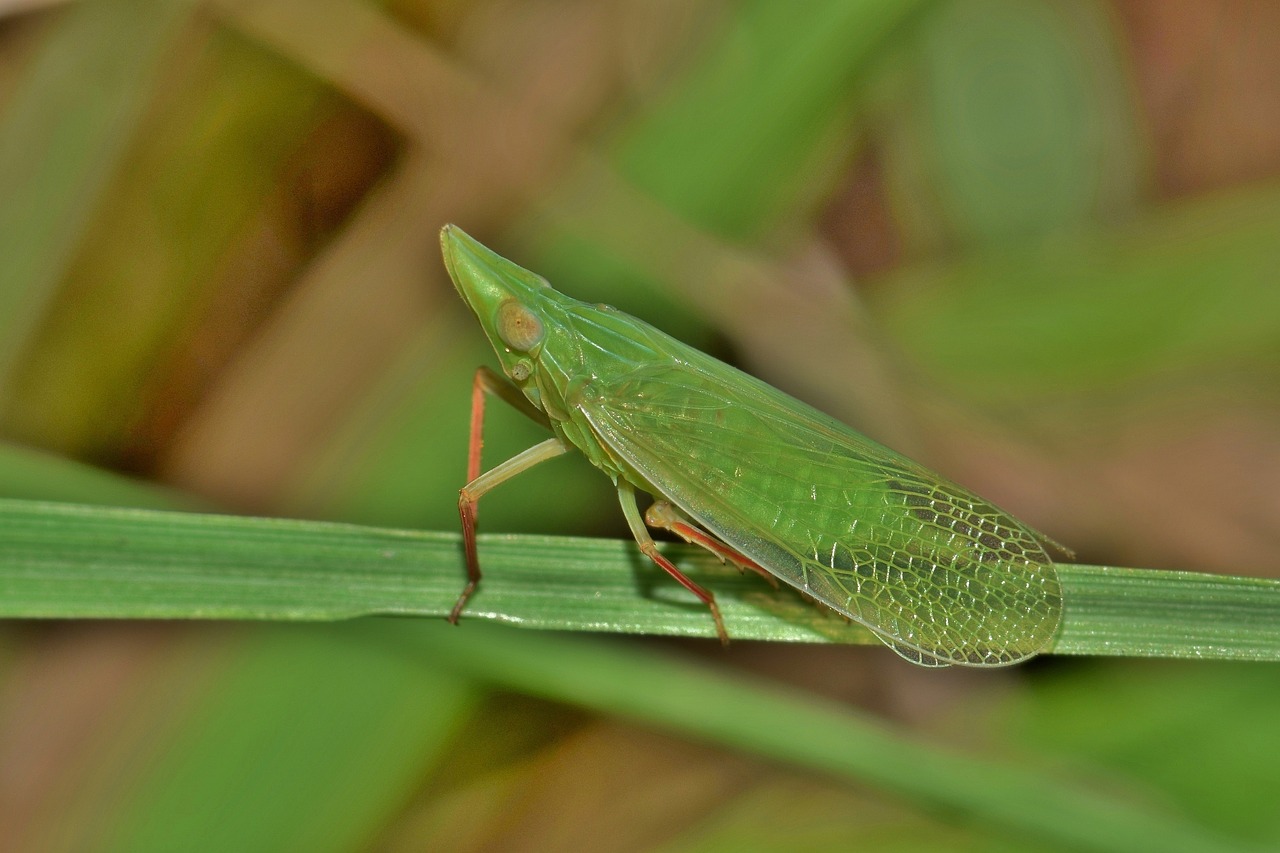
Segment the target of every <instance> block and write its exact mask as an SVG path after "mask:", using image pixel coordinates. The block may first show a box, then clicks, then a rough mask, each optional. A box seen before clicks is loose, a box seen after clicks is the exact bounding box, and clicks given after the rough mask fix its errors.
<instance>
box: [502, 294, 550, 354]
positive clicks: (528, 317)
mask: <svg viewBox="0 0 1280 853" xmlns="http://www.w3.org/2000/svg"><path fill="white" fill-rule="evenodd" d="M497 326H498V334H499V335H500V336H501V337H502V342H503V343H505V344H506V345H507V346H509V347H511V348H512V349H513V350H515V351H516V352H528V351H529V350H531V349H533V348H534V347H536V346H537V345H538V344H540V343H542V337H543V330H542V321H541V320H539V319H538V316H537V315H536V314H534V313H533V312H532V311H530V310H529V309H528V308H526V307H524V305H522V304H520V303H519V302H516V301H515V300H510V301H507V302H504V303H502V305H500V306H499V307H498V323H497Z"/></svg>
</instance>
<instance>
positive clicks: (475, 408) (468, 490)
mask: <svg viewBox="0 0 1280 853" xmlns="http://www.w3.org/2000/svg"><path fill="white" fill-rule="evenodd" d="M486 394H493V395H495V396H497V397H500V398H501V399H503V400H505V401H506V402H507V403H510V404H511V405H512V406H513V407H514V408H516V409H518V410H519V411H521V412H523V413H524V414H526V415H528V416H529V417H530V418H532V419H533V420H535V421H537V422H538V423H540V424H542V425H543V426H545V427H547V429H550V428H551V423H550V421H548V420H547V416H546V414H544V413H543V412H541V411H539V410H538V409H537V408H536V407H535V406H534V405H533V404H532V403H530V402H529V400H528V399H527V398H526V397H525V396H524V395H523V394H521V393H520V391H519V389H517V388H516V387H515V386H513V385H512V384H511V383H510V382H507V381H506V380H505V379H503V378H502V377H501V376H500V375H498V374H497V373H495V372H494V371H492V370H490V369H489V368H487V367H481V368H480V369H478V370H477V371H476V375H475V380H474V381H473V382H472V385H471V439H470V444H469V448H468V452H467V481H468V482H467V485H465V486H463V488H462V491H460V492H459V493H458V515H459V516H460V517H461V518H462V547H463V551H464V552H465V553H466V557H467V585H466V586H465V587H463V588H462V594H461V595H459V596H458V601H457V603H456V604H454V605H453V610H451V611H450V612H449V621H450V622H452V623H454V624H455V625H456V624H457V622H458V616H459V615H461V613H462V608H463V607H465V606H466V604H467V599H468V598H470V597H471V593H473V592H475V590H476V587H477V586H478V585H479V583H480V557H479V554H478V553H477V551H476V504H477V503H478V502H479V500H480V498H481V496H482V495H484V493H485V492H487V491H489V490H490V489H492V488H493V487H494V486H497V485H499V484H500V483H504V482H506V481H507V480H509V479H511V478H512V477H514V476H516V475H517V474H519V473H521V472H522V471H527V470H529V469H530V468H532V467H533V466H534V465H537V464H538V463H539V462H545V461H546V460H548V459H553V458H555V457H556V456H559V455H561V454H562V453H566V452H567V451H568V450H569V448H568V447H566V446H565V445H564V443H563V442H562V441H560V439H558V438H549V439H547V440H546V441H543V442H540V443H539V444H535V445H534V446H533V447H530V448H529V449H528V450H525V451H524V452H522V453H519V454H517V455H515V456H513V457H511V458H510V459H508V460H507V461H506V462H503V463H502V464H501V465H498V466H497V467H495V468H493V469H491V470H489V471H487V472H486V473H484V474H481V473H480V451H481V449H482V448H483V447H484V403H485V395H486Z"/></svg>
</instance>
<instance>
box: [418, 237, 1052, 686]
mask: <svg viewBox="0 0 1280 853" xmlns="http://www.w3.org/2000/svg"><path fill="white" fill-rule="evenodd" d="M440 242H441V246H442V249H443V252H444V261H445V266H446V267H447V268H448V271H449V275H450V277H451V278H452V279H453V282H454V285H455V286H456V287H457V289H458V292H459V293H460V294H461V295H462V298H463V299H464V300H465V301H466V303H467V305H469V306H470V307H471V310H472V311H474V312H475V315H476V317H477V318H478V319H479V321H480V325H481V326H482V327H483V329H484V332H485V334H486V335H487V336H488V338H489V341H490V343H491V344H492V345H493V348H494V350H495V351H496V352H497V355H498V360H499V362H500V363H501V366H502V373H503V374H505V376H504V375H500V374H498V373H497V372H495V371H493V370H490V369H488V368H485V367H482V368H480V369H479V370H478V371H477V372H476V378H475V384H474V387H473V393H472V411H471V452H470V454H469V460H468V480H469V482H468V483H467V485H466V486H465V487H464V488H463V489H462V491H461V493H460V495H459V500H458V508H459V513H460V514H461V516H462V529H463V541H464V547H465V550H466V559H467V573H468V582H467V585H466V587H465V589H464V590H463V593H462V595H461V596H460V597H459V599H458V603H457V605H456V606H455V607H454V609H453V613H452V614H451V615H450V619H451V621H456V620H457V618H458V616H459V614H460V613H461V612H462V609H463V607H464V606H465V604H466V601H467V598H468V597H469V596H470V595H471V593H472V592H473V591H474V590H475V588H476V585H477V584H478V583H479V580H480V563H479V557H478V554H477V551H476V540H475V520H476V504H477V501H479V499H480V498H481V496H483V495H484V494H485V493H486V492H488V491H489V490H490V489H492V488H493V487H494V486H497V485H499V484H500V483H503V482H505V481H506V480H508V479H510V478H511V477H513V476H515V475H516V474H519V473H520V472H522V471H525V470H528V469H529V468H531V467H532V466H534V465H536V464H538V463H539V462H543V461H545V460H547V459H551V458H553V457H556V456H559V455H561V454H563V453H566V452H568V451H569V450H570V449H576V450H578V451H579V452H581V453H582V454H583V455H584V456H586V458H587V460H588V461H589V462H590V463H591V464H592V465H594V466H595V467H596V468H598V469H600V470H601V471H603V472H604V473H605V474H606V475H607V476H608V477H609V479H610V480H612V481H613V483H614V484H615V486H616V487H617V491H618V498H619V500H620V502H621V505H622V512H623V515H624V516H625V518H626V520H627V524H628V525H629V526H630V528H631V532H632V534H633V535H634V536H635V539H636V542H637V543H638V544H639V546H640V550H641V551H642V552H644V554H646V555H647V556H648V557H649V558H650V559H652V560H653V561H654V562H655V563H657V564H658V565H659V566H660V567H661V568H662V569H664V570H665V571H666V572H667V573H668V574H670V575H671V576H672V577H673V578H675V579H676V580H677V581H679V582H680V583H681V584H682V585H684V587H685V588H687V589H688V590H689V591H690V592H692V593H693V594H694V595H696V596H697V597H698V598H700V599H701V600H702V601H703V602H705V603H706V605H707V606H708V607H709V608H710V609H711V615H712V618H713V620H714V622H715V627H716V632H717V633H718V634H719V636H720V638H721V640H727V636H728V635H727V633H726V631H725V628H724V623H723V621H722V620H721V618H720V611H719V608H718V607H717V606H716V601H715V597H714V596H712V594H711V593H710V592H708V591H707V590H705V589H703V588H702V587H701V586H699V585H698V584H696V583H694V582H693V581H692V580H690V579H689V578H688V577H686V576H685V575H684V574H683V573H682V572H681V571H680V570H679V569H678V568H676V566H675V565H674V564H672V563H671V562H670V561H669V560H667V559H666V558H665V557H664V556H663V555H662V554H661V552H660V551H658V549H657V547H656V546H655V545H654V542H653V539H652V537H651V536H650V535H649V532H648V529H647V528H646V522H647V523H648V525H649V526H652V527H659V528H665V529H668V530H671V531H673V532H674V533H676V534H678V535H679V536H681V537H683V538H684V539H686V540H688V541H690V542H694V543H697V544H699V545H702V546H704V547H706V548H708V549H710V550H711V551H712V552H713V553H716V554H717V555H719V556H720V557H722V558H725V559H729V560H731V561H732V562H734V563H735V564H737V565H738V566H739V567H740V568H746V569H752V570H754V571H757V572H760V573H761V574H763V575H765V576H766V577H769V578H777V579H779V580H781V581H783V582H785V583H788V584H791V585H792V586H794V587H796V588H797V589H799V590H800V591H801V592H803V593H804V594H806V595H807V596H809V597H810V598H812V599H814V600H816V601H819V602H821V603H822V604H824V605H826V606H827V607H830V608H831V609H833V610H835V611H836V612H837V613H840V614H843V615H844V616H846V617H848V618H849V619H852V620H854V621H856V622H859V623H861V624H862V625H865V626H866V627H867V628H869V629H871V630H872V631H873V632H874V633H875V634H876V636H877V637H879V638H880V639H881V640H883V641H884V642H885V643H886V644H887V645H889V646H890V647H891V648H892V649H893V650H894V651H896V652H897V653H898V654H900V655H902V656H903V657H904V658H906V659H908V660H910V661H912V662H914V663H918V664H923V665H926V666H944V665H947V664H953V663H954V664H966V665H970V666H995V665H1002V664H1010V663H1016V662H1018V661H1022V660H1025V659H1027V658H1029V657H1031V656H1033V655H1035V654H1037V653H1038V652H1040V651H1042V650H1044V648H1045V647H1046V646H1047V645H1048V643H1049V642H1050V640H1051V639H1052V638H1053V635H1054V632H1055V631H1056V630H1057V627H1058V622H1059V620H1060V619H1061V615H1062V591H1061V588H1060V586H1059V584H1058V575H1057V570H1056V569H1055V568H1054V565H1053V561H1052V560H1051V559H1050V558H1049V555H1048V553H1047V552H1046V545H1051V544H1052V543H1051V542H1050V540H1048V539H1047V538H1045V537H1044V536H1042V535H1040V534H1038V533H1036V532H1035V531H1033V530H1031V529H1030V528H1028V527H1027V526H1026V525H1024V524H1022V523H1021V522H1019V521H1018V520H1017V519H1015V518H1014V517H1013V516H1011V515H1009V514H1008V513H1006V512H1005V511H1003V510H1001V509H998V508H997V507H995V506H993V505H992V504H990V503H988V502H987V501H985V500H983V499H982V498H980V497H978V496H976V495H974V494H972V493H970V492H969V491H967V490H965V489H963V488H961V487H960V486H957V485H955V484H953V483H950V482H948V481H947V480H945V479H943V478H942V477H941V476H939V475H937V474H935V473H933V472H931V471H929V470H928V469H926V468H924V467H923V466H921V465H919V464H917V463H915V462H913V461H911V460H910V459H907V458H906V457H904V456H901V455H899V454H898V453H895V452H894V451H892V450H889V449H888V448H886V447H883V446H881V445H880V444H877V443H876V442H874V441H872V440H871V439H869V438H867V437H865V436H863V435H861V434H860V433H858V432H856V431H854V430H853V429H851V428H849V427H847V426H845V425H844V424H842V423H840V422H839V421H837V420H835V419H833V418H831V417H828V416H827V415H824V414H823V413H821V412H819V411H818V410H816V409H814V408H812V407H810V406H808V405H805V404H804V403H802V402H800V401H799V400H795V399H793V398H792V397H789V396H787V395H786V394H784V393H782V392H781V391H778V390H777V389H775V388H773V387H771V386H769V385H767V384H765V383H764V382H761V381H760V380H758V379H755V378H754V377H751V376H749V375H747V374H745V373H743V372H741V371H739V370H737V369H735V368H732V367H730V366H729V365H727V364H724V363H723V362H721V361H718V360H717V359H714V358H712V357H711V356H708V355H706V354H705V353H702V352H699V351H698V350H696V349H694V348H692V347H690V346H687V345H685V344H683V343H680V342H679V341H677V340H675V339H674V338H672V337H670V336H668V335H666V334H664V333H662V332H660V331H658V330H657V329H655V328H654V327H652V326H650V325H648V324H647V323H644V322H642V321H640V320H637V319H636V318H634V317H631V316H629V315H627V314H624V313H623V312H621V311H618V310H616V309H614V308H610V307H608V306H604V305H589V304H587V303H584V302H580V301H578V300H576V299H572V298H570V297H568V296H565V295H564V294H562V293H559V292H558V291H556V290H554V289H553V288H552V287H551V286H550V285H549V284H548V283H547V281H546V280H545V279H543V278H542V277H540V276H538V275H536V274H534V273H532V272H530V271H528V270H526V269H524V268H522V267H520V266H518V265H516V264H514V263H512V262H511V261H508V260H507V259H505V258H503V257H502V256H500V255H498V254H496V253H494V252H493V251H491V250H489V249H488V248H486V247H485V246H483V245H481V244H480V243H478V242H477V241H476V240H474V239H472V238H471V237H470V236H468V235H467V234H465V233H464V232H463V231H462V230H461V229H459V228H457V227H456V226H452V225H446V226H445V228H444V230H443V231H442V232H441V234H440ZM487 394H495V395H497V396H498V397H500V398H502V399H503V400H505V401H507V402H508V403H510V404H511V405H513V406H515V407H516V408H517V409H519V410H520V411H522V412H524V413H525V414H527V415H528V416H529V417H531V418H533V419H534V420H535V421H537V422H539V423H540V424H542V425H543V426H545V427H546V428H547V429H548V430H549V431H550V432H551V434H552V437H551V438H549V439H547V440H546V441H544V442H541V443H540V444H537V445H535V446H533V447H531V448H529V449H528V450H526V451H524V452H522V453H520V454H518V455H516V456H514V457H513V458H511V459H509V460H507V461H506V462H503V463H501V464H500V465H498V466H496V467H494V468H492V469H490V470H489V471H487V472H485V473H483V474H482V473H481V471H480V444H481V426H482V422H483V415H484V402H485V399H486V395H487ZM637 490H639V491H643V492H646V493H648V494H650V495H652V496H653V497H654V498H656V499H657V500H656V502H655V503H654V504H653V506H651V507H650V509H649V511H648V513H646V515H645V516H644V517H642V516H641V514H640V510H639V507H638V505H637V502H636V492H637Z"/></svg>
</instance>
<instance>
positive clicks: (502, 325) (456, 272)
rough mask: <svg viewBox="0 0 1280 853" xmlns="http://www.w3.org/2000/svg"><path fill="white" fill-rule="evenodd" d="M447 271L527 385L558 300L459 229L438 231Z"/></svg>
mask: <svg viewBox="0 0 1280 853" xmlns="http://www.w3.org/2000/svg"><path fill="white" fill-rule="evenodd" d="M440 247H441V249H442V250H443V252H444V263H445V267H446V268H447V269H448V270H449V277H450V278H452V279H453V285H454V287H456V288H457V289H458V293H459V294H461V296H462V298H463V299H464V300H465V301H466V303H467V305H469V306H471V310H472V311H474V312H475V315H476V318H477V319H478V320H479V321H480V325H481V326H482V327H483V328H484V332H485V334H486V335H487V336H488V338H489V342H490V343H491V344H493V348H494V350H495V351H496V352H497V354H498V359H499V360H500V361H501V362H502V369H503V371H504V372H505V373H506V374H507V375H508V376H510V377H511V378H512V379H514V380H515V381H516V383H517V384H521V383H523V381H524V380H525V379H526V378H528V376H529V372H530V371H531V369H532V365H533V362H534V361H536V360H537V358H538V355H539V353H540V351H541V349H542V345H543V343H544V341H545V339H546V336H547V328H546V325H547V324H546V312H547V309H548V308H549V307H550V306H551V305H552V304H553V303H554V301H555V298H556V297H557V296H559V294H557V293H556V292H555V291H554V290H552V289H551V286H550V285H549V284H547V280H546V279H544V278H543V277H542V276H540V275H536V274H535V273H532V272H529V271H528V270H527V269H525V268H524V267H521V266H519V265H517V264H514V263H512V262H511V261H509V260H507V259H506V258H504V257H502V256H501V255H499V254H497V253H496V252H494V251H492V250H490V249H488V248H486V247H485V246H484V245H482V244H481V243H479V242H477V241H476V240H474V239H473V238H472V237H471V236H470V235H469V234H467V233H466V232H465V231H463V230H462V229H461V228H459V227H458V226H456V225H446V226H445V227H444V228H443V229H442V230H441V231H440Z"/></svg>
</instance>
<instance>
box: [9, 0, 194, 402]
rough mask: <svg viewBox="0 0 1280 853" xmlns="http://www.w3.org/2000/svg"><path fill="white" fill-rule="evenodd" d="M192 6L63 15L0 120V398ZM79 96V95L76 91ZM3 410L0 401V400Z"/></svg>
mask: <svg viewBox="0 0 1280 853" xmlns="http://www.w3.org/2000/svg"><path fill="white" fill-rule="evenodd" d="M194 5H195V3H194V0H174V1H173V2H165V3H155V2H151V0H100V2H95V3H74V4H71V6H70V8H69V9H68V10H67V11H66V12H65V13H63V16H62V20H61V21H60V22H58V25H57V26H56V27H55V28H54V29H53V31H52V33H51V35H50V36H49V37H48V38H47V39H45V40H44V42H43V43H42V45H41V48H40V50H39V52H38V54H37V56H36V57H35V59H34V60H33V61H32V62H31V65H30V67H29V68H28V69H27V70H26V75H25V77H24V79H23V80H22V81H21V83H20V84H19V85H18V88H17V90H16V91H15V92H14V93H13V95H11V96H10V98H9V99H8V100H7V101H6V102H5V104H4V112H3V118H0V198H2V199H4V203H3V204H0V259H3V260H2V261H0V263H2V264H3V267H2V269H3V274H0V390H5V391H7V388H8V384H9V382H10V381H11V376H10V374H11V373H12V371H13V369H14V364H15V362H16V360H17V359H18V358H19V357H20V355H21V354H22V352H23V350H24V349H25V348H26V347H27V346H29V345H30V343H31V340H32V338H33V337H34V336H35V335H36V334H37V332H38V331H39V324H40V322H41V321H42V320H43V319H44V312H45V309H46V308H47V306H48V304H49V302H50V301H51V300H52V298H53V296H54V293H55V292H56V288H57V286H58V285H59V284H60V283H61V281H62V277H63V275H65V274H66V271H67V269H68V267H69V266H70V264H71V262H72V259H73V258H74V256H75V253H76V250H77V249H78V247H79V244H80V241H81V240H82V239H83V237H84V234H85V232H86V230H87V229H88V228H89V226H90V223H92V222H93V221H94V214H95V213H96V212H97V210H98V205H99V202H100V199H101V196H102V193H103V190H104V188H105V187H106V186H107V184H108V182H109V181H110V180H111V178H112V177H113V176H114V174H115V172H116V170H117V169H118V168H119V167H120V164H121V160H122V158H123V155H124V152H125V149H126V147H127V146H128V144H129V143H130V142H131V141H132V139H133V136H134V134H135V133H136V132H137V130H138V123H139V121H140V119H141V116H142V114H143V110H144V108H145V106H146V103H147V100H148V98H149V97H150V95H151V88H152V85H153V83H154V82H155V81H154V76H155V73H156V70H157V66H158V60H159V59H160V57H161V55H162V54H163V53H164V51H165V50H167V49H169V48H170V47H171V46H172V44H173V42H174V39H175V36H176V34H177V33H178V32H179V31H180V27H181V25H182V23H183V22H184V21H185V20H186V19H187V16H188V15H189V14H190V11H191V7H192V6H194ZM86 84H88V85H86ZM0 402H2V403H5V404H7V403H8V397H7V394H4V393H0Z"/></svg>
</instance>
